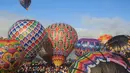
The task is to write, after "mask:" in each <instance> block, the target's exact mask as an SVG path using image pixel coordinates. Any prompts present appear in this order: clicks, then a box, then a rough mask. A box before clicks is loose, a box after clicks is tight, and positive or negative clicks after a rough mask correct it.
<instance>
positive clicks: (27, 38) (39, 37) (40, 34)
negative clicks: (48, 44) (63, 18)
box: [8, 19, 47, 60]
mask: <svg viewBox="0 0 130 73" xmlns="http://www.w3.org/2000/svg"><path fill="white" fill-rule="evenodd" d="M8 36H9V38H11V39H16V40H18V41H20V43H21V44H22V45H23V46H24V50H25V52H26V60H32V59H33V58H34V57H36V53H37V52H38V51H40V49H41V46H42V43H43V41H44V39H45V38H46V37H47V35H46V33H45V31H44V27H43V26H42V25H41V24H40V23H39V22H38V21H36V20H28V19H25V20H19V21H17V22H16V23H15V24H14V25H13V26H12V27H11V28H10V30H9V32H8Z"/></svg>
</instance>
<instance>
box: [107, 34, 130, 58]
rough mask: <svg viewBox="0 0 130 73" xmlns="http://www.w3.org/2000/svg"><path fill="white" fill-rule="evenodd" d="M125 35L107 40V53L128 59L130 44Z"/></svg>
mask: <svg viewBox="0 0 130 73" xmlns="http://www.w3.org/2000/svg"><path fill="white" fill-rule="evenodd" d="M129 40H130V39H129V37H128V36H127V35H117V36H114V37H113V38H111V39H110V40H108V42H107V43H106V44H105V47H106V48H107V51H111V52H115V53H118V54H121V55H124V56H125V57H127V58H129V57H130V47H129V46H130V43H129Z"/></svg>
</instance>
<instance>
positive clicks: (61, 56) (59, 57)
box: [46, 23, 78, 66]
mask: <svg viewBox="0 0 130 73" xmlns="http://www.w3.org/2000/svg"><path fill="white" fill-rule="evenodd" d="M46 32H47V33H48V38H49V40H50V41H51V44H52V46H53V48H52V49H53V57H52V61H53V63H54V64H55V66H60V65H61V64H63V63H64V60H65V58H66V57H67V56H68V54H69V53H70V52H71V51H72V50H73V47H74V44H75V42H76V41H77V39H78V36H77V32H76V31H75V29H74V28H73V27H71V26H70V25H68V24H64V23H59V24H58V23H57V24H52V25H50V26H49V27H48V28H46Z"/></svg>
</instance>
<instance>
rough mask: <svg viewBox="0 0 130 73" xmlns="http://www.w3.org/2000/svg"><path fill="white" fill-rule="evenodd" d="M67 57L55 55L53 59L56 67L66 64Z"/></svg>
mask: <svg viewBox="0 0 130 73" xmlns="http://www.w3.org/2000/svg"><path fill="white" fill-rule="evenodd" d="M64 60H65V57H64V56H61V55H55V56H53V57H52V61H53V63H54V65H55V66H56V67H59V66H61V65H62V64H63V63H64Z"/></svg>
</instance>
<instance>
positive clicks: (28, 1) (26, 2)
mask: <svg viewBox="0 0 130 73" xmlns="http://www.w3.org/2000/svg"><path fill="white" fill-rule="evenodd" d="M19 2H20V4H21V5H22V6H23V7H24V8H25V9H26V10H28V8H29V6H30V4H31V0H19Z"/></svg>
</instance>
